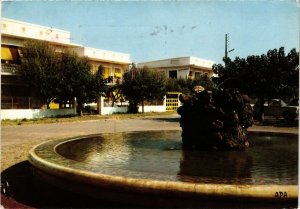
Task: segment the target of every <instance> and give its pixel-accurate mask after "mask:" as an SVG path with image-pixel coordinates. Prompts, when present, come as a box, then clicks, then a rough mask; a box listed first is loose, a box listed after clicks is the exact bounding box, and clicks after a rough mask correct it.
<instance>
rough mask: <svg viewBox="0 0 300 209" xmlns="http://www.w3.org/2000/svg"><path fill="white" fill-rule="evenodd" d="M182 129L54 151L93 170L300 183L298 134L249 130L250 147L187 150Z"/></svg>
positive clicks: (156, 176) (92, 140) (187, 179)
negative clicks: (285, 135)
mask: <svg viewBox="0 0 300 209" xmlns="http://www.w3.org/2000/svg"><path fill="white" fill-rule="evenodd" d="M180 134H181V132H179V131H162V132H157V131H153V132H136V133H119V134H105V135H99V136H95V137H90V138H84V139H80V140H74V141H71V142H68V143H65V144H62V145H59V146H58V147H57V148H56V152H57V153H59V154H60V155H63V156H64V157H66V158H69V159H72V160H74V161H76V162H81V163H83V164H84V165H85V167H87V168H88V169H90V170H92V171H93V172H104V171H109V172H113V173H114V175H124V176H132V177H139V178H154V179H159V180H178V181H185V182H199V183H232V184H236V183H247V184H274V183H275V184H297V179H298V136H289V137H278V136H277V137H275V136H259V135H253V136H251V139H250V140H251V141H252V143H253V145H254V147H253V148H252V149H249V150H247V151H245V152H243V151H227V152H216V151H215V152H214V151H212V152H204V151H201V152H200V151H199V152H197V151H183V150H182V149H181V136H180Z"/></svg>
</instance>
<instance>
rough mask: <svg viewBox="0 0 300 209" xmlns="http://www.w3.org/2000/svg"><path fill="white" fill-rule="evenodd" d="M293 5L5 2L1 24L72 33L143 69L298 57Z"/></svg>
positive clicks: (256, 1)
mask: <svg viewBox="0 0 300 209" xmlns="http://www.w3.org/2000/svg"><path fill="white" fill-rule="evenodd" d="M298 4H299V3H297V1H296V0H277V1H275V0H274V1H271V0H202V1H200V0H198V1H196V0H186V1H180V0H177V1H175V0H169V1H164V0H160V1H147V0H143V1H141V0H139V1H131V0H127V1H123V0H118V1H92V0H90V1H83V0H82V1H4V2H2V17H6V18H11V19H16V20H20V21H25V22H30V23H34V24H39V25H44V26H49V27H53V28H58V29H62V30H67V31H70V32H71V42H72V43H77V44H82V45H84V46H87V47H93V48H99V49H105V50H110V51H116V52H123V53H129V54H130V57H131V61H133V62H136V63H138V62H143V61H151V60H159V59H166V58H172V57H184V56H195V57H199V58H203V59H208V60H212V61H214V62H215V63H216V64H219V63H220V64H223V62H222V58H223V56H224V53H225V34H229V48H228V49H234V51H232V52H230V53H229V54H228V55H229V57H230V58H232V59H234V58H235V57H237V56H238V57H241V58H246V57H247V56H249V55H261V54H264V53H267V51H268V50H270V49H274V48H277V49H278V48H280V47H282V46H283V47H284V48H285V52H286V53H288V52H289V51H290V50H291V49H292V48H296V50H297V51H299V14H298V12H299V5H298Z"/></svg>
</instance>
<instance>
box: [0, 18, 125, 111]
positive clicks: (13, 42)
mask: <svg viewBox="0 0 300 209" xmlns="http://www.w3.org/2000/svg"><path fill="white" fill-rule="evenodd" d="M28 40H39V41H44V42H47V43H49V44H50V45H52V46H54V47H55V50H56V51H57V52H58V53H61V52H63V51H64V50H69V51H74V52H76V53H77V54H78V55H79V56H85V57H87V58H88V60H89V62H90V64H91V66H92V71H94V72H95V71H96V70H97V69H98V67H99V66H100V65H102V66H103V67H104V77H111V78H112V81H113V82H116V81H117V80H121V79H122V74H123V73H124V72H125V71H126V70H127V69H128V66H129V64H130V63H131V60H130V55H129V54H126V53H120V52H113V51H107V50H103V49H96V48H90V47H85V46H83V45H81V44H76V43H71V41H70V40H71V33H70V32H69V31H65V30H61V29H57V28H53V27H48V26H42V25H36V24H32V23H27V22H23V21H18V20H13V19H8V18H1V101H2V106H1V107H2V109H20V108H28V107H30V108H41V106H40V104H39V103H38V102H37V101H35V98H34V96H33V95H32V94H31V92H30V89H29V87H28V86H27V85H25V84H24V82H23V81H22V79H21V77H20V76H19V75H18V73H17V66H18V65H20V63H21V55H22V47H23V46H24V43H25V42H26V41H28ZM51 107H53V108H58V105H55V106H51Z"/></svg>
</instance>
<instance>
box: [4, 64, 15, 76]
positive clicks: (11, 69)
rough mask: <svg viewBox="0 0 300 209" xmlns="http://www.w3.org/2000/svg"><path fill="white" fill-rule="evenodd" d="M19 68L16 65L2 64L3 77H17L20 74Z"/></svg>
mask: <svg viewBox="0 0 300 209" xmlns="http://www.w3.org/2000/svg"><path fill="white" fill-rule="evenodd" d="M18 66H19V65H16V64H4V63H1V74H2V75H3V74H4V75H5V74H6V75H16V74H19V71H18Z"/></svg>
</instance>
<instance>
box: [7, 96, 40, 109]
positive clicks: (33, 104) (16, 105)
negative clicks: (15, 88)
mask: <svg viewBox="0 0 300 209" xmlns="http://www.w3.org/2000/svg"><path fill="white" fill-rule="evenodd" d="M40 106H41V103H40V102H39V101H38V100H36V99H35V98H33V97H5V96H2V97H1V109H39V108H40Z"/></svg>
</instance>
